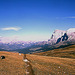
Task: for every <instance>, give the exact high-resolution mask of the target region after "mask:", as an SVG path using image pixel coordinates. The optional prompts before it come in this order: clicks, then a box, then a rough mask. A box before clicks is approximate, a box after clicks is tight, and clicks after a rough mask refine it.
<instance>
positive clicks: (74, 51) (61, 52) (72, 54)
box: [34, 45, 75, 59]
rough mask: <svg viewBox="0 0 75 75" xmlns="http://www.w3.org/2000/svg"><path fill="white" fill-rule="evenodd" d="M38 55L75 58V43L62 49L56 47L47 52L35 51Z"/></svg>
mask: <svg viewBox="0 0 75 75" xmlns="http://www.w3.org/2000/svg"><path fill="white" fill-rule="evenodd" d="M34 54H36V55H43V56H52V57H62V58H74V59H75V45H72V46H69V47H65V48H61V49H54V50H50V51H46V52H41V53H34Z"/></svg>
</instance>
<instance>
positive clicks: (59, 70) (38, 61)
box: [0, 45, 75, 75]
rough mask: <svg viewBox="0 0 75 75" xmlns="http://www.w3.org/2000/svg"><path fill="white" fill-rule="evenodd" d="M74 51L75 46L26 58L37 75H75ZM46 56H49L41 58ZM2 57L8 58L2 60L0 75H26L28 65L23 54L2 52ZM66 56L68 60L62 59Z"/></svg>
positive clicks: (29, 55) (30, 55) (0, 53)
mask: <svg viewBox="0 0 75 75" xmlns="http://www.w3.org/2000/svg"><path fill="white" fill-rule="evenodd" d="M74 51H75V45H73V46H70V47H66V48H64V49H56V50H53V51H52V52H51V51H47V52H43V53H38V55H33V54H26V58H27V59H28V60H29V61H30V63H29V64H31V67H32V69H33V72H34V74H35V75H75V59H74V57H75V55H74ZM46 54H47V55H48V56H39V55H46ZM1 55H4V56H5V57H6V58H5V59H0V75H25V70H26V65H25V62H24V61H23V54H22V55H19V53H12V52H0V56H1ZM65 56H66V58H61V57H65ZM67 57H68V58H67ZM69 57H70V58H69ZM72 58H73V59H72Z"/></svg>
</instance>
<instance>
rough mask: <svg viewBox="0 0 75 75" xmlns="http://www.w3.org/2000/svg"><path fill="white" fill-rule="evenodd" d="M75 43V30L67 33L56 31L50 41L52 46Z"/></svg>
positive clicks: (72, 29) (71, 29) (69, 30)
mask: <svg viewBox="0 0 75 75" xmlns="http://www.w3.org/2000/svg"><path fill="white" fill-rule="evenodd" d="M64 42H65V43H70V44H71V43H72V44H74V43H75V28H70V29H68V30H67V31H62V30H55V31H54V33H53V34H52V36H51V39H50V40H49V41H48V43H49V44H50V45H54V44H58V43H64Z"/></svg>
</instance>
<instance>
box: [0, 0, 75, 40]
mask: <svg viewBox="0 0 75 75" xmlns="http://www.w3.org/2000/svg"><path fill="white" fill-rule="evenodd" d="M69 28H75V0H0V36H3V37H9V36H22V37H26V38H28V37H30V39H31V40H32V39H35V38H36V39H37V40H38V39H39V40H46V39H49V38H50V36H51V34H52V33H53V31H54V30H55V29H60V30H67V29H69ZM22 39H23V38H22ZM36 39H35V40H36Z"/></svg>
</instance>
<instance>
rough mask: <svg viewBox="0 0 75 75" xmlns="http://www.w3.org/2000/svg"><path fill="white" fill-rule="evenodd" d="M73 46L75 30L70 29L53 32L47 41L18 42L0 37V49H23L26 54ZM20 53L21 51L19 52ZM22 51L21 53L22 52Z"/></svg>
mask: <svg viewBox="0 0 75 75" xmlns="http://www.w3.org/2000/svg"><path fill="white" fill-rule="evenodd" d="M69 44H75V28H70V29H68V30H67V31H63V30H55V31H54V32H53V34H52V36H51V38H50V39H49V40H48V41H38V42H35V41H33V42H32V41H19V40H17V38H16V39H15V40H14V39H13V40H11V39H10V38H4V37H0V49H5V50H18V49H23V50H24V51H25V50H27V52H31V50H32V51H43V50H45V51H46V49H47V50H50V49H53V48H58V47H59V46H61V45H69ZM19 51H20V52H21V51H22V50H19ZM24 51H22V52H24Z"/></svg>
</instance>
